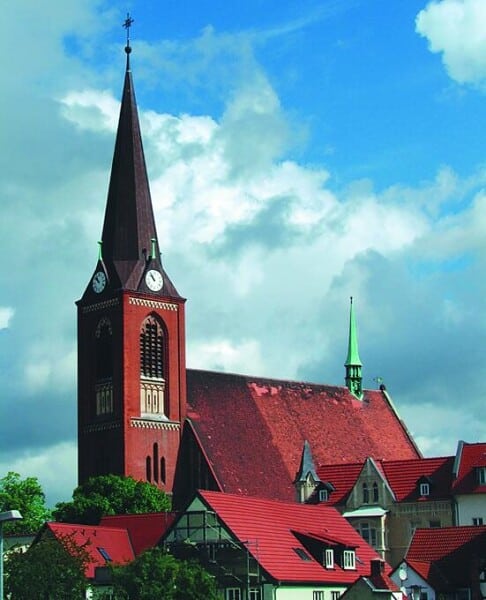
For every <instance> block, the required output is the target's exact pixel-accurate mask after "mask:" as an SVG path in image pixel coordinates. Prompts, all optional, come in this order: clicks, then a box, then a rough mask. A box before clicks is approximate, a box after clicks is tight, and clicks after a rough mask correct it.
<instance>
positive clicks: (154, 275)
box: [145, 269, 164, 292]
mask: <svg viewBox="0 0 486 600" xmlns="http://www.w3.org/2000/svg"><path fill="white" fill-rule="evenodd" d="M145 283H146V284H147V287H148V288H149V289H150V290H152V292H158V291H159V290H161V289H162V286H163V285H164V281H163V279H162V275H161V274H160V273H159V271H156V270H155V269H150V271H147V275H145Z"/></svg>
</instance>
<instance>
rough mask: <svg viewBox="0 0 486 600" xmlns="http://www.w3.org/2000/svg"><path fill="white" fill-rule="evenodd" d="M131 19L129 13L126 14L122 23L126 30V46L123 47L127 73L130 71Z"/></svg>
mask: <svg viewBox="0 0 486 600" xmlns="http://www.w3.org/2000/svg"><path fill="white" fill-rule="evenodd" d="M132 23H133V19H132V18H131V16H130V13H127V18H126V19H125V21H124V22H123V27H125V29H126V30H127V45H126V46H125V52H126V53H127V71H129V70H130V52H131V51H132V48H131V46H130V27H131V26H132Z"/></svg>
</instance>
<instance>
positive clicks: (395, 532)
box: [295, 446, 454, 565]
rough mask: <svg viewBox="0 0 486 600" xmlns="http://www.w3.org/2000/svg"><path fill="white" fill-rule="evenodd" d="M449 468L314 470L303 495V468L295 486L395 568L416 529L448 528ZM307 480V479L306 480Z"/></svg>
mask: <svg viewBox="0 0 486 600" xmlns="http://www.w3.org/2000/svg"><path fill="white" fill-rule="evenodd" d="M305 454H307V458H306V459H304V455H305ZM304 463H306V464H307V465H309V464H312V463H313V460H312V457H311V456H310V447H309V446H307V447H304V451H303V454H302V465H304ZM453 463H454V457H439V458H420V459H412V460H375V459H373V458H372V457H368V458H366V459H365V460H364V461H360V462H355V463H349V464H346V465H335V464H334V465H332V464H331V465H322V466H320V467H319V468H317V469H315V467H314V473H315V477H316V478H317V481H316V482H315V483H314V484H312V485H308V487H307V488H306V489H307V494H304V495H303V494H302V484H301V480H302V479H303V478H304V479H305V477H306V476H305V472H306V467H305V466H304V470H302V466H301V470H300V471H299V473H298V475H297V478H296V482H295V483H296V487H297V494H298V495H299V496H300V497H303V500H304V501H306V502H310V503H315V502H324V503H326V504H327V505H329V506H334V507H336V508H337V509H338V510H339V511H340V512H341V513H342V514H343V516H344V517H346V519H348V521H349V522H350V523H351V524H352V525H353V527H355V529H356V530H357V531H358V532H359V533H360V534H361V535H362V536H363V538H364V539H365V540H366V541H367V542H368V543H369V544H370V545H372V546H373V547H374V548H375V549H376V550H377V551H378V552H379V554H380V555H381V556H382V557H383V558H386V559H387V561H388V562H389V563H390V564H392V565H395V564H396V563H397V562H398V561H399V560H401V558H403V556H404V555H405V552H406V549H407V547H408V544H409V542H410V539H411V537H412V534H413V532H414V531H415V529H416V528H417V527H443V526H448V525H453V515H454V505H453V498H452V493H451V485H452V467H453ZM307 471H309V468H308V467H307ZM307 477H309V476H307ZM312 479H314V476H312V475H311V479H308V481H311V480H312Z"/></svg>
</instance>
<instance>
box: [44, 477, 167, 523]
mask: <svg viewBox="0 0 486 600" xmlns="http://www.w3.org/2000/svg"><path fill="white" fill-rule="evenodd" d="M166 510H170V499H169V497H168V496H167V494H165V493H164V492H162V491H161V490H159V489H158V488H156V487H155V486H154V485H152V484H150V483H146V482H144V481H135V479H133V478H132V477H121V476H119V475H100V476H98V477H90V478H89V479H88V480H87V481H86V482H85V483H83V484H81V485H80V486H78V487H77V488H76V489H75V490H74V492H73V500H72V502H59V503H58V504H56V508H55V509H54V511H53V515H54V518H55V519H56V521H61V522H64V523H85V524H87V525H98V523H99V522H100V520H101V517H103V516H104V515H123V514H137V513H145V512H161V511H166Z"/></svg>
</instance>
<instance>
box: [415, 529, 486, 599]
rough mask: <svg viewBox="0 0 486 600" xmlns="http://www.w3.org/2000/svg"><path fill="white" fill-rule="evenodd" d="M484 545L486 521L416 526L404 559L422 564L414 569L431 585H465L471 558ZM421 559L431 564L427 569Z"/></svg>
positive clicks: (485, 543)
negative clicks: (428, 527) (419, 527)
mask: <svg viewBox="0 0 486 600" xmlns="http://www.w3.org/2000/svg"><path fill="white" fill-rule="evenodd" d="M485 548H486V525H484V526H480V527H477V526H461V527H443V528H439V529H417V530H416V531H415V533H414V535H413V538H412V541H411V543H410V547H409V549H408V551H407V554H406V556H405V559H406V561H407V562H408V563H409V564H410V566H413V565H414V564H415V565H416V566H413V568H414V569H415V570H417V569H420V568H421V569H422V571H417V572H418V573H419V574H421V575H422V576H423V577H424V579H426V580H427V581H428V582H430V583H431V584H432V586H433V587H435V588H436V589H444V586H446V585H447V584H448V585H468V584H469V583H470V578H471V567H472V566H473V564H474V559H475V557H478V556H480V553H482V554H484V551H485ZM416 561H418V563H417V562H416ZM424 563H429V565H430V567H429V571H428V572H427V571H426V566H425V564H424ZM422 573H423V574H422Z"/></svg>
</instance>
